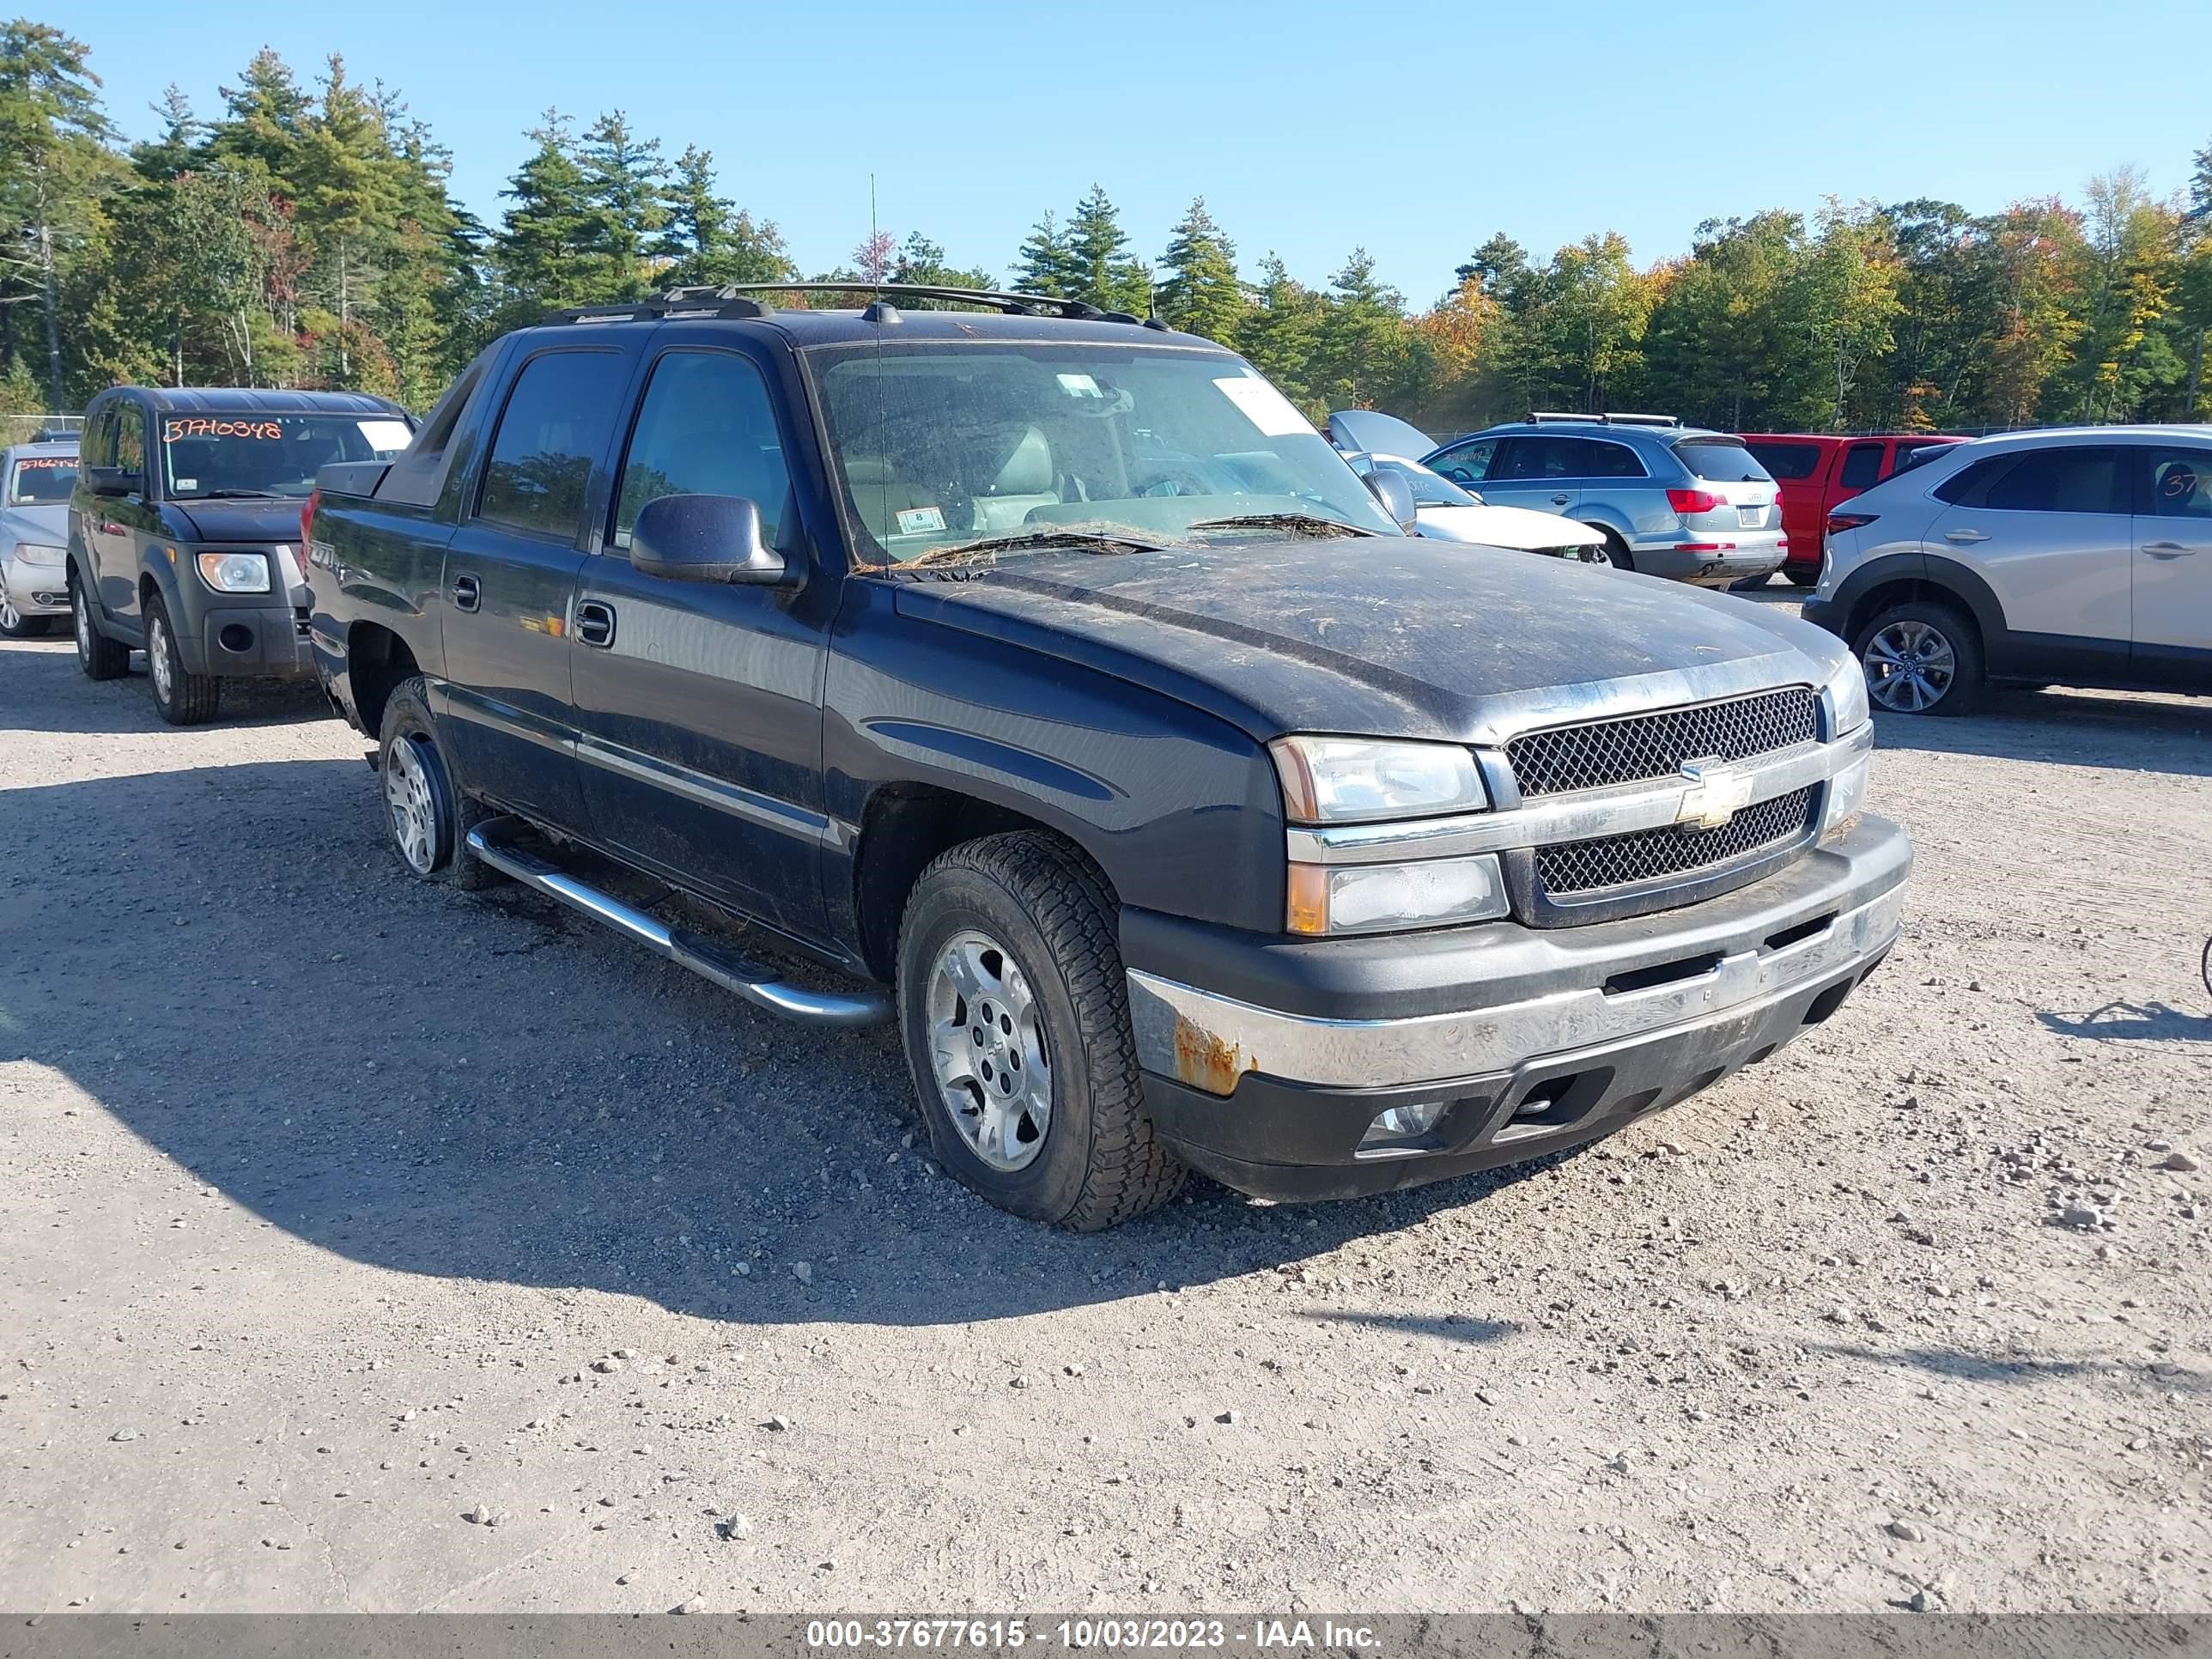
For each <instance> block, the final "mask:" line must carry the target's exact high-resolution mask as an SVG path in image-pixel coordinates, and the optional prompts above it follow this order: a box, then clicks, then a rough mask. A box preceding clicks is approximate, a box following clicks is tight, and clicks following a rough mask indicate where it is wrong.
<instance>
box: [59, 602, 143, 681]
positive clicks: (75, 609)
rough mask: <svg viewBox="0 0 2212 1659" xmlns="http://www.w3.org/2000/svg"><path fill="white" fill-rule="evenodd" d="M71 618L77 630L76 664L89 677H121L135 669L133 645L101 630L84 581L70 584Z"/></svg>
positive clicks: (96, 678)
mask: <svg viewBox="0 0 2212 1659" xmlns="http://www.w3.org/2000/svg"><path fill="white" fill-rule="evenodd" d="M70 620H71V622H72V623H74V625H75V627H76V665H77V666H78V667H79V668H82V670H84V677H85V678H87V679H88V680H119V679H121V678H123V677H124V676H125V674H127V673H129V672H130V671H131V647H129V646H127V645H118V643H116V641H113V640H111V639H109V638H108V637H107V636H106V635H104V634H102V633H101V632H100V628H99V625H98V624H97V623H94V621H93V619H92V601H91V600H90V599H87V598H86V597H85V592H84V588H83V586H82V584H80V583H78V582H76V581H71V582H70Z"/></svg>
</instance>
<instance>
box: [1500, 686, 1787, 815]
mask: <svg viewBox="0 0 2212 1659" xmlns="http://www.w3.org/2000/svg"><path fill="white" fill-rule="evenodd" d="M1819 735H1820V699H1819V698H1818V696H1815V695H1814V691H1813V689H1812V688H1811V687H1810V686H1804V685H1791V686H1785V687H1784V688H1783V689H1782V690H1778V691H1760V692H1757V693H1754V694H1753V695H1752V696H1747V697H1731V698H1729V699H1728V700H1727V701H1726V702H1700V703H1692V704H1691V705H1690V706H1689V707H1688V708H1663V709H1661V710H1660V711H1659V712H1658V713H1656V714H1624V715H1621V716H1620V717H1619V718H1618V719H1614V720H1593V721H1591V722H1590V723H1589V725H1587V726H1559V727H1556V728H1555V729H1553V730H1552V731H1549V732H1528V733H1527V734H1526V735H1524V736H1522V737H1518V738H1514V739H1513V741H1512V742H1511V743H1510V744H1506V746H1505V756H1506V758H1507V759H1508V760H1509V761H1510V762H1511V763H1512V765H1513V775H1514V776H1515V777H1516V779H1517V780H1518V781H1519V782H1520V785H1521V794H1522V799H1534V798H1535V797H1536V796H1539V795H1558V794H1564V793H1566V792H1567V791H1568V790H1571V789H1596V788H1601V787H1603V786H1605V785H1607V784H1609V783H1633V782H1636V781H1638V780H1640V779H1644V778H1665V777H1672V776H1674V774H1676V773H1677V772H1679V771H1680V770H1681V769H1682V763H1683V762H1685V761H1693V760H1711V759H1717V760H1723V761H1736V760H1747V759H1748V758H1749V757H1752V756H1753V755H1764V754H1766V753H1767V752H1769V751H1770V750H1776V749H1786V748H1788V747H1789V746H1790V744H1796V743H1809V742H1811V741H1812V740H1813V739H1814V738H1816V737H1818V736H1819Z"/></svg>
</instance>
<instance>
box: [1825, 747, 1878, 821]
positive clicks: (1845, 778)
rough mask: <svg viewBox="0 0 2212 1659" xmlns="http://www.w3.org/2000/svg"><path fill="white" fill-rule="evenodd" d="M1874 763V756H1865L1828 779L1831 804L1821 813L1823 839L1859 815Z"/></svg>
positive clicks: (1864, 801)
mask: <svg viewBox="0 0 2212 1659" xmlns="http://www.w3.org/2000/svg"><path fill="white" fill-rule="evenodd" d="M1873 766H1874V757H1873V756H1872V755H1861V756H1860V757H1858V758H1857V760H1855V761H1853V762H1852V763H1850V765H1849V766H1847V767H1845V768H1844V769H1843V770H1842V771H1840V772H1838V773H1837V774H1836V775H1835V776H1834V777H1832V778H1831V779H1829V780H1828V807H1827V811H1825V812H1823V813H1821V815H1820V838H1821V839H1822V840H1823V841H1826V839H1827V838H1828V837H1829V836H1832V835H1834V834H1835V833H1836V832H1837V831H1838V829H1844V827H1846V826H1847V825H1848V824H1849V823H1850V821H1851V820H1852V819H1853V818H1855V817H1858V815H1859V809H1860V808H1861V807H1863V806H1864V805H1866V793H1867V778H1868V776H1869V773H1870V772H1871V771H1872V769H1873Z"/></svg>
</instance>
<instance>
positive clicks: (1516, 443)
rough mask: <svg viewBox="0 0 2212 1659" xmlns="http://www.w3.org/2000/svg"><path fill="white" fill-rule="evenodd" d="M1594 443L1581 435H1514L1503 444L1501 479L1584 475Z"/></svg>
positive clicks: (1500, 465) (1587, 474) (1589, 462)
mask: <svg viewBox="0 0 2212 1659" xmlns="http://www.w3.org/2000/svg"><path fill="white" fill-rule="evenodd" d="M1597 447H1598V446H1597V445H1595V444H1594V443H1591V442H1590V441H1588V440H1587V439H1583V438H1516V439H1514V440H1513V441H1511V442H1510V443H1509V444H1507V445H1506V447H1505V453H1504V456H1502V457H1501V458H1500V461H1499V465H1498V474H1497V476H1498V477H1499V478H1500V479H1501V480H1503V479H1513V480H1521V479H1528V478H1585V477H1589V469H1590V466H1591V465H1592V462H1591V459H1590V452H1592V451H1593V450H1595V449H1596V448H1597Z"/></svg>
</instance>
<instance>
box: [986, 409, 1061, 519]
mask: <svg viewBox="0 0 2212 1659" xmlns="http://www.w3.org/2000/svg"><path fill="white" fill-rule="evenodd" d="M1059 505H1060V490H1059V489H1058V488H1057V487H1056V485H1055V483H1054V477H1053V469H1052V443H1051V441H1050V440H1049V439H1048V438H1047V437H1046V436H1045V435H1044V433H1043V432H1042V430H1041V429H1040V428H1036V427H1034V426H1031V427H1024V428H1021V429H1020V430H1019V431H1018V433H1016V434H1015V435H1014V441H1013V444H1012V447H1011V448H1010V449H1009V450H1008V452H1007V453H1006V456H1005V458H1004V459H1001V460H1000V463H999V465H998V466H997V468H996V470H995V471H994V472H993V473H992V475H991V481H990V483H988V484H987V485H986V486H985V487H984V488H983V489H981V490H980V491H978V492H977V493H976V496H975V529H976V531H977V532H978V533H979V534H982V533H987V532H994V531H1005V530H1018V529H1020V528H1021V526H1023V524H1024V523H1025V522H1026V521H1027V520H1028V519H1029V516H1030V512H1031V510H1032V509H1034V508H1036V507H1057V506H1059Z"/></svg>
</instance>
